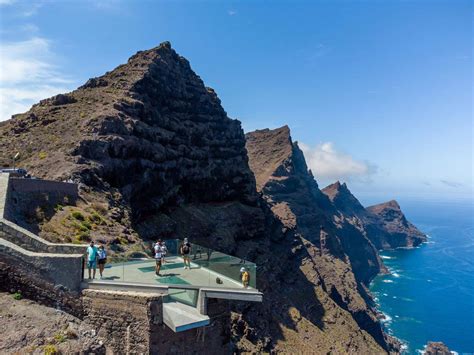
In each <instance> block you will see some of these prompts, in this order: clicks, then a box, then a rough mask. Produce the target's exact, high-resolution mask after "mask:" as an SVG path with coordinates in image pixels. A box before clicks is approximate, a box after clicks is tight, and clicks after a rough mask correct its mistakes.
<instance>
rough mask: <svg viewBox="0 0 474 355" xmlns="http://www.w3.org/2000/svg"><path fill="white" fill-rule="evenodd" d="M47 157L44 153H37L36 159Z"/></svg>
mask: <svg viewBox="0 0 474 355" xmlns="http://www.w3.org/2000/svg"><path fill="white" fill-rule="evenodd" d="M47 156H48V153H46V152H39V153H38V157H39V158H40V159H45V158H46V157H47Z"/></svg>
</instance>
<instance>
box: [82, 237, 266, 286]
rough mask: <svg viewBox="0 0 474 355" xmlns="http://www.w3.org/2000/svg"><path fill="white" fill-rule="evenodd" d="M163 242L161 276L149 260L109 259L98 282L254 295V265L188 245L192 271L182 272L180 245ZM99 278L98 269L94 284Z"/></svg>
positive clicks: (171, 241)
mask: <svg viewBox="0 0 474 355" xmlns="http://www.w3.org/2000/svg"><path fill="white" fill-rule="evenodd" d="M164 242H165V244H166V247H167V249H168V252H167V254H166V257H165V258H164V259H162V264H161V269H160V275H161V276H158V275H156V274H155V265H156V261H155V259H154V258H153V257H152V256H150V257H148V258H139V259H137V258H134V259H125V260H123V259H122V260H111V259H110V258H108V262H107V264H106V266H105V270H104V273H103V279H102V280H101V281H104V282H107V281H113V282H114V283H122V282H123V283H140V284H147V285H163V286H169V287H178V288H180V289H185V288H189V289H197V288H201V287H210V288H225V289H240V290H249V291H251V290H253V291H257V290H256V288H257V285H256V278H257V277H256V276H257V275H256V265H255V264H254V263H251V262H249V261H246V260H243V259H240V258H238V257H234V256H231V255H227V254H224V253H222V252H219V251H216V250H213V249H210V248H206V247H203V246H200V245H197V244H193V243H191V253H190V254H189V258H190V262H191V268H190V269H185V268H184V261H183V258H182V256H181V255H180V253H179V247H180V245H181V243H182V241H181V240H179V239H166V240H164ZM86 267H87V265H86ZM243 268H244V269H245V270H246V271H248V273H249V275H250V278H249V282H248V287H244V285H243V283H242V279H241V275H242V274H241V270H242V269H243ZM87 275H88V273H87V269H86V270H84V278H85V280H84V281H88V280H87ZM98 278H99V270H98V265H97V273H96V280H97V279H98Z"/></svg>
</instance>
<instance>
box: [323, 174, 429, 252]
mask: <svg viewBox="0 0 474 355" xmlns="http://www.w3.org/2000/svg"><path fill="white" fill-rule="evenodd" d="M322 191H323V193H324V194H326V195H327V196H328V197H329V199H330V200H331V201H332V202H333V204H334V206H336V208H338V209H339V210H340V211H342V212H343V213H344V214H345V215H347V216H348V217H350V218H351V219H352V220H353V223H354V224H355V225H358V226H359V228H361V229H362V230H363V231H364V232H365V234H366V236H367V238H368V239H369V240H370V241H371V242H372V243H373V244H374V246H375V247H376V248H377V249H394V248H399V247H416V246H418V245H419V244H421V243H423V242H426V240H427V237H426V235H425V234H423V233H422V232H420V231H419V230H418V229H417V228H416V227H415V226H414V225H413V224H412V223H410V222H409V221H408V220H407V219H406V217H405V215H404V214H403V212H402V210H401V209H400V205H399V204H398V203H397V202H396V201H394V200H392V201H389V202H385V203H381V204H378V205H375V206H370V207H367V208H364V207H363V206H362V205H361V203H360V202H359V200H357V198H356V197H355V196H354V195H353V194H352V193H351V192H350V191H349V189H348V187H347V185H346V184H345V183H344V184H341V183H340V182H339V181H337V182H335V183H334V184H332V185H329V186H327V187H325V188H324V189H323V190H322Z"/></svg>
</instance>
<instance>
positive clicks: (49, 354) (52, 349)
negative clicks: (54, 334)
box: [43, 344, 60, 355]
mask: <svg viewBox="0 0 474 355" xmlns="http://www.w3.org/2000/svg"><path fill="white" fill-rule="evenodd" d="M43 350H44V355H57V354H59V353H60V352H59V350H58V348H57V347H56V346H55V345H53V344H49V345H46V346H45V347H44V348H43Z"/></svg>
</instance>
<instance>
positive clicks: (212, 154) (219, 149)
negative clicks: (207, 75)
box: [0, 42, 256, 215]
mask: <svg viewBox="0 0 474 355" xmlns="http://www.w3.org/2000/svg"><path fill="white" fill-rule="evenodd" d="M18 151H20V152H22V157H21V161H19V162H18V164H21V166H22V167H24V168H26V169H27V170H28V171H29V172H31V173H32V174H33V175H34V176H37V177H41V178H49V179H61V180H67V179H73V180H75V181H78V182H84V183H86V184H87V185H89V186H97V187H99V188H102V189H107V188H108V187H110V186H111V187H113V188H116V189H118V190H119V191H121V193H122V196H123V197H124V198H125V200H127V201H128V200H130V202H131V204H132V209H135V208H136V209H137V211H136V212H137V215H145V214H146V213H153V212H152V211H155V210H157V209H159V208H161V207H162V206H165V205H166V204H167V203H168V201H176V200H183V199H184V200H193V201H194V200H196V201H199V200H211V201H212V200H214V201H218V200H222V199H224V200H225V199H237V200H241V201H244V200H245V201H247V202H250V201H254V200H255V198H256V192H255V191H254V190H255V180H254V177H253V175H252V173H251V171H250V170H249V168H248V165H247V156H246V152H245V137H244V134H243V131H242V129H241V127H240V122H238V121H236V120H232V119H230V118H229V117H228V116H227V113H226V112H225V111H224V109H223V108H222V106H221V104H220V100H219V98H218V97H217V94H216V93H215V92H214V90H212V89H209V88H207V87H206V86H205V85H204V83H203V81H202V80H201V78H200V77H199V76H198V75H196V73H195V72H194V71H193V70H192V68H191V66H190V64H189V62H188V61H187V60H186V59H185V58H183V57H181V56H180V55H178V54H177V53H176V52H175V51H174V49H172V47H171V44H170V43H169V42H163V43H162V44H160V45H159V46H157V47H155V48H152V49H148V50H144V51H140V52H137V53H136V54H134V55H133V56H131V57H130V59H129V60H128V61H127V63H125V64H122V65H119V66H118V67H116V68H115V69H113V70H112V71H110V72H107V73H105V74H104V75H102V76H100V77H97V78H92V79H89V80H88V81H87V83H85V84H84V85H83V86H81V87H80V88H78V89H76V90H74V91H72V92H70V93H67V94H63V95H58V96H55V97H53V98H51V99H47V100H42V101H41V102H40V103H39V104H37V105H34V106H33V107H32V108H31V109H30V110H29V111H28V112H26V113H24V114H20V115H16V116H15V117H14V118H13V119H11V120H9V121H6V122H2V124H1V125H0V166H1V165H8V164H10V163H11V157H12V156H13V155H14V154H15V152H18ZM183 186H185V187H183ZM251 203H253V202H251Z"/></svg>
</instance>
